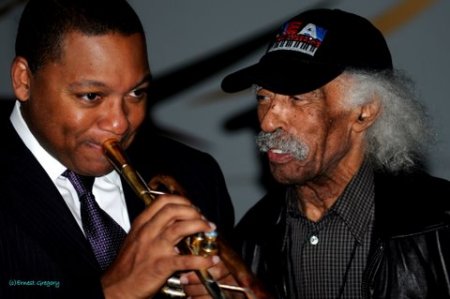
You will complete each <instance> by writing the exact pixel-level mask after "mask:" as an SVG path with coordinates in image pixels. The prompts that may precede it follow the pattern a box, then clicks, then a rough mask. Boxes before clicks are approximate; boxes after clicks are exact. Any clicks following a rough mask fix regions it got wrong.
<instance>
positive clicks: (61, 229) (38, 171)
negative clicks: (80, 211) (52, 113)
mask: <svg viewBox="0 0 450 299" xmlns="http://www.w3.org/2000/svg"><path fill="white" fill-rule="evenodd" d="M2 110H3V109H2ZM8 111H9V110H8ZM3 112H4V110H3ZM3 119H4V120H3V121H2V123H1V124H0V125H1V127H0V128H1V130H2V132H3V134H2V136H3V138H2V140H3V145H1V146H0V169H1V171H0V188H1V189H0V190H1V195H0V298H21V299H22V298H102V297H103V295H102V291H101V286H100V276H101V272H100V269H99V267H98V265H97V263H96V260H95V257H94V255H93V253H92V252H91V250H90V248H89V244H88V243H87V241H86V239H85V238H84V235H83V234H82V231H81V230H80V228H79V226H78V224H77V223H76V221H75V220H74V218H73V216H72V214H71V212H70V211H69V209H68V208H67V206H66V204H65V202H64V200H63V199H62V197H61V196H60V194H59V192H58V190H57V189H56V187H55V186H54V184H53V183H52V181H51V180H50V178H49V177H48V176H47V174H46V173H45V171H44V170H43V168H42V167H41V166H40V164H39V163H38V161H37V160H36V159H35V158H34V156H33V155H32V154H31V152H30V151H29V150H28V149H27V148H26V147H25V145H24V144H23V143H22V141H21V140H20V138H19V137H18V135H17V134H16V132H15V131H14V129H13V128H12V125H11V124H10V122H9V120H8V117H6V119H5V118H3ZM128 153H129V156H130V160H131V161H132V162H133V163H134V165H133V166H134V167H135V168H136V169H138V170H139V171H140V172H141V174H142V176H143V177H144V178H150V177H151V176H152V175H154V174H158V173H163V174H169V175H172V176H174V177H175V178H176V179H177V180H178V181H179V183H180V184H181V185H182V186H183V187H184V188H185V189H186V191H187V195H188V197H189V198H190V199H191V200H192V201H193V202H194V203H195V204H196V205H197V206H198V207H199V208H200V209H201V210H202V211H203V213H204V214H205V215H206V217H207V218H209V219H210V220H211V221H214V222H215V223H216V224H217V225H218V227H219V228H220V229H219V231H220V232H221V233H222V234H224V235H227V233H228V232H229V231H230V230H231V228H232V226H233V224H234V214H233V208H232V204H231V200H230V197H229V194H228V191H227V189H226V186H225V182H224V178H223V175H222V172H221V170H220V168H219V166H218V164H217V162H216V161H215V160H214V159H213V158H212V157H211V156H210V155H208V154H206V153H203V152H200V151H198V150H195V149H193V148H190V147H187V146H185V145H182V144H180V143H178V142H175V141H173V140H170V139H167V138H164V137H162V136H154V135H152V136H150V133H148V132H146V131H145V130H144V131H142V132H141V134H140V135H139V136H138V138H137V140H136V143H135V145H134V146H133V147H132V148H130V150H129V152H128ZM123 185H124V191H125V198H126V202H127V208H128V212H129V215H130V220H131V221H133V219H134V218H135V217H136V216H137V215H138V214H139V213H140V212H141V211H142V210H143V209H144V204H143V203H142V202H141V201H140V199H138V198H137V197H136V195H135V194H134V193H133V192H132V191H131V189H130V188H129V186H128V185H127V184H126V183H125V182H123Z"/></svg>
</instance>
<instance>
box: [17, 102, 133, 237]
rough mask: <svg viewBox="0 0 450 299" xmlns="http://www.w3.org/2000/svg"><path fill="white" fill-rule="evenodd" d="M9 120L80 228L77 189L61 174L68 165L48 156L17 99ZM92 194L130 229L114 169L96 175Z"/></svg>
mask: <svg viewBox="0 0 450 299" xmlns="http://www.w3.org/2000/svg"><path fill="white" fill-rule="evenodd" d="M10 120H11V122H12V125H13V127H14V128H15V130H16V131H17V133H18V134H19V136H20V138H21V139H22V141H23V142H24V143H25V145H26V146H27V148H28V149H29V150H30V151H31V153H32V154H33V155H34V156H35V158H36V159H37V160H38V161H39V163H40V164H41V166H42V168H44V170H45V171H46V172H47V174H48V176H49V177H50V178H51V180H52V181H53V183H54V184H55V186H56V188H58V190H59V192H60V193H61V195H62V197H63V198H64V201H65V202H66V204H67V206H68V208H69V209H70V211H71V212H72V214H73V217H74V218H75V220H76V221H77V223H78V225H79V226H80V228H81V229H82V230H83V227H82V224H81V215H80V201H79V199H78V195H77V192H76V191H75V189H74V187H73V186H72V184H71V183H70V181H69V179H67V178H66V177H64V176H62V173H63V172H64V171H65V170H66V169H67V168H66V167H65V166H64V165H62V164H61V163H60V162H59V161H58V160H56V159H55V158H54V157H53V156H52V155H50V154H49V153H48V152H47V151H46V150H45V149H44V148H43V147H42V146H41V145H40V144H39V142H38V141H37V139H36V138H35V137H34V135H33V134H32V133H31V131H30V129H29V128H28V126H27V124H26V122H25V120H24V119H23V117H22V113H21V111H20V102H19V101H16V104H15V106H14V109H13V112H12V113H11V117H10ZM92 193H93V194H94V196H95V200H96V201H97V203H98V204H99V206H100V207H101V208H102V209H103V210H104V211H105V212H106V213H108V214H109V215H110V216H111V217H112V218H113V219H114V220H115V221H116V222H117V223H118V224H119V225H120V226H121V227H122V228H123V229H124V230H125V231H126V232H128V231H129V230H130V220H129V217H128V211H127V207H126V202H125V196H124V194H123V189H122V183H121V181H120V176H119V174H118V173H117V172H116V171H112V172H110V173H108V174H106V175H104V176H102V177H97V178H95V181H94V187H93V189H92Z"/></svg>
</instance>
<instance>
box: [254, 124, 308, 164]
mask: <svg viewBox="0 0 450 299" xmlns="http://www.w3.org/2000/svg"><path fill="white" fill-rule="evenodd" d="M256 144H257V145H258V148H259V150H260V151H261V152H267V151H269V150H270V149H276V150H280V151H281V152H283V153H289V154H291V155H293V156H294V157H295V158H296V159H298V160H305V159H306V157H307V156H308V152H309V147H308V146H307V145H306V143H304V142H303V141H301V140H298V139H297V138H295V137H294V136H292V135H289V134H288V133H286V132H284V131H283V130H281V129H277V130H276V131H274V132H269V133H266V132H262V131H261V132H259V134H258V135H257V136H256Z"/></svg>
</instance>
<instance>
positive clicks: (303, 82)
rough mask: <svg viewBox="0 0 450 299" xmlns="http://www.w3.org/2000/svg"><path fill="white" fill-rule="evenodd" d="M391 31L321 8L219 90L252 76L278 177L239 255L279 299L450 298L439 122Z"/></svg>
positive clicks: (248, 225) (245, 227) (447, 187)
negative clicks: (395, 49) (435, 153)
mask: <svg viewBox="0 0 450 299" xmlns="http://www.w3.org/2000/svg"><path fill="white" fill-rule="evenodd" d="M410 83H411V82H410V80H408V79H407V78H406V77H405V76H404V75H402V74H401V73H400V72H398V71H397V70H395V69H394V68H393V64H392V60H391V55H390V51H389V49H388V47H387V44H386V42H385V39H384V37H383V35H382V34H381V33H380V32H379V30H377V29H376V28H375V27H374V26H373V25H372V24H371V23H370V22H369V21H367V20H366V19H364V18H362V17H360V16H357V15H355V14H351V13H348V12H344V11H341V10H330V9H316V10H310V11H306V12H304V13H301V14H300V15H298V16H296V17H294V18H292V19H290V20H289V21H287V22H286V23H285V24H283V26H282V27H281V28H280V29H279V31H278V32H277V33H276V35H275V36H274V38H273V40H272V42H271V43H270V45H269V48H268V50H267V52H266V53H265V55H264V56H263V57H262V58H261V60H260V61H259V62H258V63H257V64H255V65H253V66H250V67H247V68H245V69H242V70H239V71H237V72H235V73H233V74H231V75H228V76H227V77H225V79H224V80H223V82H222V88H223V89H224V91H226V92H237V91H241V90H243V89H246V88H249V87H251V86H252V85H254V86H256V89H255V90H256V99H257V105H258V108H257V111H258V118H259V122H260V127H261V133H260V134H259V135H258V137H257V144H258V146H259V148H260V150H261V151H262V152H264V153H265V154H266V155H267V158H268V161H269V164H270V170H271V172H272V174H273V177H274V178H275V179H276V181H278V182H279V183H281V185H282V188H279V190H276V191H269V192H268V194H267V195H266V196H265V197H264V198H263V199H262V200H261V201H259V202H258V203H257V204H256V205H255V206H254V207H253V208H252V209H251V210H250V211H249V212H248V213H247V214H246V215H245V217H243V219H242V220H241V221H240V223H239V224H238V226H237V236H238V238H239V241H240V242H239V244H240V248H241V249H242V255H243V256H244V258H245V259H246V260H247V261H248V264H249V265H251V267H252V269H253V271H254V272H255V273H257V274H258V276H259V277H260V278H262V279H263V280H264V281H265V283H266V285H267V286H268V287H270V288H271V290H272V291H273V292H274V294H276V296H277V297H279V298H321V299H323V298H450V279H449V270H450V227H449V223H450V217H449V214H448V211H449V208H450V202H449V201H448V199H449V198H450V184H449V182H448V181H446V180H443V179H439V178H435V177H432V176H430V175H428V174H426V173H425V172H423V171H422V170H421V169H420V165H422V163H421V162H423V160H422V158H423V156H424V153H425V145H427V144H428V140H429V139H428V137H430V136H431V135H432V134H430V130H429V128H428V127H427V125H426V120H425V118H424V115H425V113H424V111H423V108H422V107H421V105H420V104H419V102H417V100H416V99H415V98H414V92H413V88H412V86H411V84H410Z"/></svg>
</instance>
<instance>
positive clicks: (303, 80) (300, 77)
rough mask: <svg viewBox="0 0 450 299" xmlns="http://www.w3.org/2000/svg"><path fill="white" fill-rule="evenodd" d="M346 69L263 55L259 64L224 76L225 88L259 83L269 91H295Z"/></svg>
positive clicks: (310, 87)
mask: <svg viewBox="0 0 450 299" xmlns="http://www.w3.org/2000/svg"><path fill="white" fill-rule="evenodd" d="M342 72H343V68H342V67H339V66H332V65H325V64H317V63H311V62H304V61H298V60H297V61H296V60H292V59H286V60H284V61H283V59H279V57H278V58H277V59H276V61H275V60H270V59H266V60H264V58H263V59H261V61H260V62H259V63H257V64H254V65H252V66H249V67H247V68H244V69H242V70H239V71H237V72H234V73H232V74H230V75H228V76H226V77H225V78H224V79H223V80H222V84H221V87H222V90H223V91H225V92H228V93H233V92H238V91H242V90H244V89H247V88H249V87H251V86H252V85H254V84H256V85H259V86H261V87H263V88H265V89H268V90H270V91H273V92H276V93H281V94H287V95H294V94H302V93H306V92H310V91H313V90H315V89H317V88H320V87H322V86H323V85H325V84H327V83H328V82H330V81H331V80H333V79H334V78H336V77H337V76H339V75H340V74H341V73H342Z"/></svg>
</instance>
